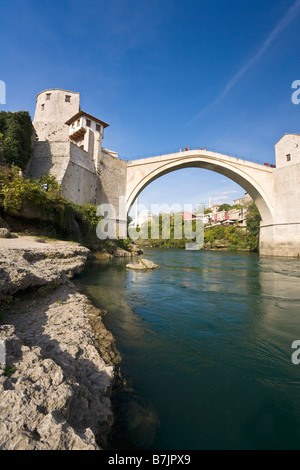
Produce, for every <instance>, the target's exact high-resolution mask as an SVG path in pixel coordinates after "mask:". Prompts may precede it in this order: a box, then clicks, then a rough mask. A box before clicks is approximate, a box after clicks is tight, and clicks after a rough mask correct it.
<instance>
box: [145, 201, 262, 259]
mask: <svg viewBox="0 0 300 470" xmlns="http://www.w3.org/2000/svg"><path fill="white" fill-rule="evenodd" d="M227 206H228V208H231V206H229V205H227ZM228 208H227V209H228ZM167 217H168V218H169V214H167ZM176 220H178V218H177V217H176V215H175V214H172V215H171V217H170V231H169V232H168V233H170V236H169V238H164V236H163V224H164V215H163V214H160V215H158V216H155V217H154V219H153V221H152V222H151V223H150V222H146V223H145V224H146V225H145V224H144V225H143V226H142V227H141V228H140V229H137V232H139V231H141V232H143V233H148V235H149V238H148V239H142V238H139V239H138V244H139V245H140V246H150V247H152V248H185V244H186V243H188V242H190V240H189V239H187V238H186V237H185V236H184V220H183V218H182V219H181V224H182V227H181V229H182V232H181V233H182V238H181V239H176V238H175V237H174V233H177V231H176V229H177V228H178V227H176V223H178V222H176ZM260 220H261V217H260V214H259V211H258V209H257V207H256V205H255V203H254V202H253V203H251V204H250V205H249V206H248V214H247V217H246V227H245V228H243V227H239V226H238V225H231V226H225V225H216V226H212V227H211V226H205V227H204V248H205V249H226V250H230V251H257V250H258V235H259V225H260ZM189 222H190V221H189ZM191 223H192V229H193V231H194V232H195V231H196V220H195V219H193V220H192V221H191ZM147 224H148V226H147ZM151 224H154V225H158V229H159V230H157V232H158V233H159V238H158V239H151Z"/></svg>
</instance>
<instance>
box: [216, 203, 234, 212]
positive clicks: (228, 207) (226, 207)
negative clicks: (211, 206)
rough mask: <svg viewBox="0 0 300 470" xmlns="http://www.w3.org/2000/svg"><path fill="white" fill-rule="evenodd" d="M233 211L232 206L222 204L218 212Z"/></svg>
mask: <svg viewBox="0 0 300 470" xmlns="http://www.w3.org/2000/svg"><path fill="white" fill-rule="evenodd" d="M231 209H232V207H231V205H230V204H221V206H220V207H219V209H218V212H221V211H230V210H231Z"/></svg>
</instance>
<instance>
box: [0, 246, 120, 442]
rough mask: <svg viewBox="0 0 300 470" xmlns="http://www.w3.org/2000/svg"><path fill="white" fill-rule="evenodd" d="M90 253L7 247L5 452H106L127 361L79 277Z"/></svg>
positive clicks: (0, 258) (1, 410)
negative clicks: (119, 375)
mask: <svg viewBox="0 0 300 470" xmlns="http://www.w3.org/2000/svg"><path fill="white" fill-rule="evenodd" d="M89 256H90V251H89V250H88V249H87V248H84V247H82V246H80V245H77V244H74V243H67V242H53V243H49V242H47V243H40V242H39V241H37V240H35V239H32V238H31V237H28V238H26V237H19V238H16V239H1V240H0V293H1V294H0V305H1V307H0V314H1V317H0V340H1V341H2V342H3V343H4V344H5V363H4V364H3V365H2V366H1V368H2V371H0V449H2V450H12V449H19V450H35V449H36V450H80V449H85V450H100V449H102V448H105V447H106V445H107V439H108V435H109V432H110V431H111V429H112V425H113V411H112V405H111V393H112V387H113V385H114V381H115V378H116V367H117V366H116V364H118V362H119V361H120V357H119V354H118V352H117V350H116V348H115V344H114V340H113V337H112V335H111V334H110V333H109V332H108V331H107V330H106V329H105V327H104V325H103V323H102V320H101V316H102V313H103V312H101V311H100V310H98V309H96V308H95V307H93V305H92V304H91V303H90V302H89V300H88V299H87V298H86V297H85V296H84V295H82V294H80V293H79V292H78V291H77V289H76V287H75V286H74V284H73V283H72V282H71V280H70V279H71V278H72V277H73V276H74V275H75V274H76V273H79V272H80V271H81V270H82V269H83V268H84V266H85V264H86V262H87V260H88V258H89Z"/></svg>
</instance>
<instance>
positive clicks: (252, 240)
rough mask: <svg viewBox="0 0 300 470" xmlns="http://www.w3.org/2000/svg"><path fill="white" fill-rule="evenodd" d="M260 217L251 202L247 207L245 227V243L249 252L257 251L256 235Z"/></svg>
mask: <svg viewBox="0 0 300 470" xmlns="http://www.w3.org/2000/svg"><path fill="white" fill-rule="evenodd" d="M260 221H261V216H260V213H259V211H258V209H257V206H256V204H255V203H254V202H252V203H251V204H250V205H249V207H248V214H247V217H246V227H247V232H248V233H247V243H248V246H249V248H250V249H251V250H253V251H256V250H257V249H258V235H259V227H260Z"/></svg>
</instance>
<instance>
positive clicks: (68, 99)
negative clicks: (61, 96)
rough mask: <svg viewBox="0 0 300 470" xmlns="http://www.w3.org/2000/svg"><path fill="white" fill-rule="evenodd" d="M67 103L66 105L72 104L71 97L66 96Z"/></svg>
mask: <svg viewBox="0 0 300 470" xmlns="http://www.w3.org/2000/svg"><path fill="white" fill-rule="evenodd" d="M65 102H66V103H71V96H70V95H66V98H65Z"/></svg>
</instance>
